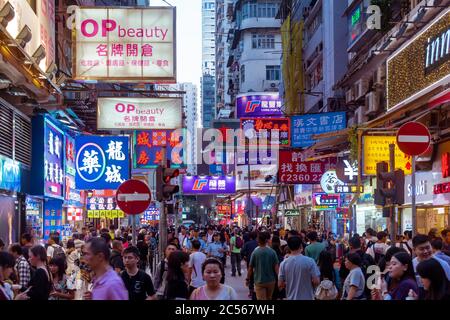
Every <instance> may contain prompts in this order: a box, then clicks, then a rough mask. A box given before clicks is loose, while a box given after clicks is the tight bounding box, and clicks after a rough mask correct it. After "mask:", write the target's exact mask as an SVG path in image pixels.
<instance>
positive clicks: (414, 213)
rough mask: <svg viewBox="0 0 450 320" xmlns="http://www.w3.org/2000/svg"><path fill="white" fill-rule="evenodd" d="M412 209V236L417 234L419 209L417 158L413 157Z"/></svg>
mask: <svg viewBox="0 0 450 320" xmlns="http://www.w3.org/2000/svg"><path fill="white" fill-rule="evenodd" d="M411 189H412V194H411V207H412V235H413V237H414V236H415V235H416V232H417V208H416V156H412V176H411Z"/></svg>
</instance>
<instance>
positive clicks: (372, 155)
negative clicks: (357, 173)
mask: <svg viewBox="0 0 450 320" xmlns="http://www.w3.org/2000/svg"><path fill="white" fill-rule="evenodd" d="M390 144H395V169H402V170H403V172H404V173H405V175H406V174H411V171H412V158H411V156H409V155H407V154H405V153H403V152H402V151H400V149H399V148H398V146H397V143H396V139H395V137H394V136H365V137H364V138H363V174H364V175H368V176H370V175H376V174H377V163H378V162H382V161H385V162H387V163H388V165H389V145H390ZM389 170H390V168H389Z"/></svg>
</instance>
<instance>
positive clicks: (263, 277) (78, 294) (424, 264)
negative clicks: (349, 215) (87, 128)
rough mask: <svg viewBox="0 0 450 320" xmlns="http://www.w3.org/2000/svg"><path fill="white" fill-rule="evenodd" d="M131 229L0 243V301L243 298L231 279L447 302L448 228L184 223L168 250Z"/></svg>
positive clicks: (273, 294)
mask: <svg viewBox="0 0 450 320" xmlns="http://www.w3.org/2000/svg"><path fill="white" fill-rule="evenodd" d="M130 234H131V233H130V230H128V229H117V228H114V227H111V228H110V229H101V230H98V231H97V230H94V229H88V228H83V229H82V230H81V231H80V232H79V233H74V234H73V236H72V237H71V238H70V239H68V240H67V241H64V243H61V242H60V236H59V235H58V234H52V235H51V236H50V238H49V239H48V241H47V243H46V244H45V245H42V244H36V242H35V239H33V237H32V236H31V235H30V234H23V235H22V237H21V241H20V243H15V244H12V245H10V246H9V247H8V248H6V247H5V246H4V245H3V246H0V300H13V299H14V300H135V301H136V300H237V299H238V295H237V293H236V290H235V288H233V287H231V286H229V285H227V284H225V279H226V277H227V276H231V277H240V278H241V280H238V281H242V283H245V285H246V286H247V287H248V297H249V298H251V299H253V300H282V299H287V300H337V299H342V300H448V299H450V229H449V228H447V229H445V230H443V231H442V232H440V233H438V232H437V230H431V231H430V233H429V234H428V235H423V234H417V235H415V236H414V237H412V234H411V232H410V231H406V232H405V233H404V235H402V236H401V237H397V239H395V240H394V241H390V240H389V237H388V234H387V233H386V232H375V231H374V230H372V229H367V230H366V232H365V233H364V234H363V235H358V234H354V235H353V236H352V237H350V238H349V239H347V240H342V239H339V240H337V239H335V237H334V235H333V234H332V233H330V232H317V231H316V230H314V229H313V228H309V229H308V230H302V231H300V232H299V231H296V230H284V229H280V230H270V229H267V228H265V227H259V228H257V229H256V228H252V227H245V228H239V227H237V226H234V227H229V226H220V225H219V226H213V225H210V226H207V227H204V228H199V227H196V226H191V227H189V228H188V227H186V226H181V227H179V228H178V229H175V228H173V227H172V228H170V229H169V230H168V239H167V240H168V242H167V243H168V245H167V247H166V248H165V251H164V252H163V253H162V256H161V257H159V254H157V247H158V237H159V235H158V232H157V230H156V229H154V228H147V229H141V230H139V232H138V235H137V243H136V245H135V246H133V245H132V241H131V235H130ZM2 243H3V242H2V241H1V239H0V245H1V244H2ZM228 257H229V259H227V258H228ZM156 262H158V263H156ZM228 262H229V263H230V268H228V269H231V270H230V271H231V272H230V273H229V274H226V272H225V270H226V266H227V263H228ZM243 265H244V266H243Z"/></svg>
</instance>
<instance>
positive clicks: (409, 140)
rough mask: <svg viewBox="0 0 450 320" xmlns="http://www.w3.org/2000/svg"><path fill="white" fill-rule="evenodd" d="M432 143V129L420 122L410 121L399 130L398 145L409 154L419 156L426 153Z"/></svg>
mask: <svg viewBox="0 0 450 320" xmlns="http://www.w3.org/2000/svg"><path fill="white" fill-rule="evenodd" d="M430 143H431V135H430V131H428V128H427V127H425V126H424V125H423V124H421V123H419V122H408V123H406V124H404V125H403V126H401V127H400V129H399V130H398V132H397V144H398V147H399V148H400V150H402V151H403V152H404V153H406V154H407V155H410V156H418V155H420V154H422V153H424V152H425V151H427V149H428V147H429V146H430Z"/></svg>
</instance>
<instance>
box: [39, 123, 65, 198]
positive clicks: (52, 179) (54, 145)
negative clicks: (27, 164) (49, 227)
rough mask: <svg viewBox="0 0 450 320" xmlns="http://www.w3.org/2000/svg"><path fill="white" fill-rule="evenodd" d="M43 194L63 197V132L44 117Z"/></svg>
mask: <svg viewBox="0 0 450 320" xmlns="http://www.w3.org/2000/svg"><path fill="white" fill-rule="evenodd" d="M44 132H45V133H44V135H45V140H44V195H45V196H48V197H53V198H57V199H63V198H64V193H63V191H64V165H63V163H64V162H63V158H64V157H65V152H64V133H63V131H62V130H61V129H59V128H58V127H57V126H56V125H54V124H53V123H52V122H50V121H49V120H48V119H45V127H44Z"/></svg>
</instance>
